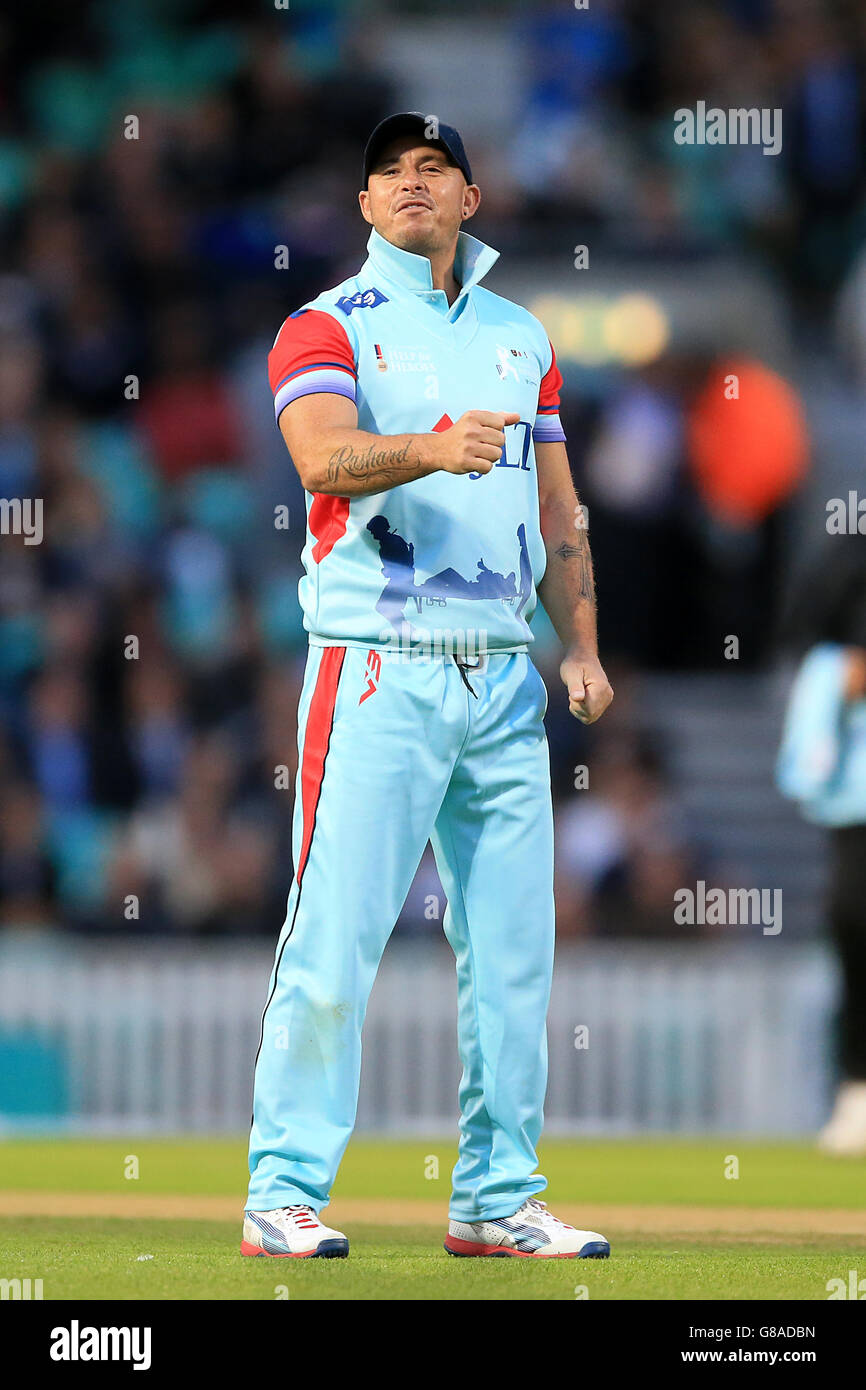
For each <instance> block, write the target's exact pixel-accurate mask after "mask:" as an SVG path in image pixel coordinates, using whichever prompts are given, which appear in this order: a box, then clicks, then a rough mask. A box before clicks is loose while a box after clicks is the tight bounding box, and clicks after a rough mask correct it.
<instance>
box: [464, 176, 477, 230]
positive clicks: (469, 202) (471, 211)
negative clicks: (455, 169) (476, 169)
mask: <svg viewBox="0 0 866 1390" xmlns="http://www.w3.org/2000/svg"><path fill="white" fill-rule="evenodd" d="M480 202H481V189H480V188H479V187H478V184H477V183H467V185H466V187H465V188H464V190H463V212H462V214H461V215H462V218H463V221H464V222H465V221H466V220H467V218H470V217H474V216H475V214H476V212H477V211H478V205H479V203H480Z"/></svg>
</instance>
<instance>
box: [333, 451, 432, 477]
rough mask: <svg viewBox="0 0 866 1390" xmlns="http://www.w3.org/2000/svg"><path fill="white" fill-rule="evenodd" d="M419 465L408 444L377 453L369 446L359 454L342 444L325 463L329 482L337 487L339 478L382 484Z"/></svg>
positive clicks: (409, 471)
mask: <svg viewBox="0 0 866 1390" xmlns="http://www.w3.org/2000/svg"><path fill="white" fill-rule="evenodd" d="M418 463H419V459H418V456H417V454H416V453H415V452H414V451H413V449H412V444H411V441H410V442H408V443H406V444H404V445H403V448H402V449H377V448H376V447H375V446H374V445H373V444H371V445H370V447H369V449H367V450H365V451H364V452H363V453H360V454H356V453H355V451H354V449H352V448H351V447H350V446H349V445H348V444H344V445H343V447H342V448H341V449H337V450H336V452H335V453H333V454H332V455H331V457H330V458H329V459H328V481H329V482H331V483H336V482H339V480H340V478H341V477H349V478H362V479H369V480H372V481H375V480H377V479H381V480H383V481H384V480H386V479H388V478H390V477H392V476H394V477H396V476H399V474H401V473H411V472H413V471H414V469H416V468H417V467H418Z"/></svg>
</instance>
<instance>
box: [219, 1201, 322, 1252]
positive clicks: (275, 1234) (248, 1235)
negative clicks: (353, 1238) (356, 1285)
mask: <svg viewBox="0 0 866 1390" xmlns="http://www.w3.org/2000/svg"><path fill="white" fill-rule="evenodd" d="M348 1253H349V1242H348V1240H347V1239H346V1237H345V1236H344V1235H343V1232H342V1231H333V1230H331V1228H330V1226H325V1225H323V1224H322V1222H321V1221H320V1220H319V1218H318V1216H317V1215H316V1213H315V1212H314V1211H313V1208H312V1207H301V1206H294V1207H280V1208H279V1209H278V1210H277V1211H245V1212H244V1236H243V1240H242V1241H241V1254H242V1255H275V1256H277V1257H278V1258H284V1259H285V1258H286V1257H288V1258H290V1259H296V1260H308V1259H313V1258H315V1257H317V1256H318V1258H319V1259H322V1260H344V1259H345V1258H346V1256H347V1255H348Z"/></svg>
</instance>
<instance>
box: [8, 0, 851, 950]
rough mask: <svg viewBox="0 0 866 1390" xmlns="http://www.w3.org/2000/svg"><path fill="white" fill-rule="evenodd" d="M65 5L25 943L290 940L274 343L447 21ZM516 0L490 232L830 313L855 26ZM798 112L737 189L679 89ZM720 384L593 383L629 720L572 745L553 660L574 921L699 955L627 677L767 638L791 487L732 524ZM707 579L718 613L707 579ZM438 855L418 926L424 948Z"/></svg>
mask: <svg viewBox="0 0 866 1390" xmlns="http://www.w3.org/2000/svg"><path fill="white" fill-rule="evenodd" d="M51 9H52V13H51V15H50V18H49V16H48V15H47V14H46V12H44V11H43V10H42V8H41V7H37V6H33V5H27V4H24V3H21V0H12V3H10V4H8V5H7V6H5V7H4V14H3V17H2V19H0V208H2V213H0V240H2V251H3V254H2V265H3V267H4V269H3V272H2V275H0V497H2V498H6V499H9V498H23V497H30V498H41V499H43V502H44V539H43V540H42V543H41V544H29V543H28V538H27V537H26V536H22V535H14V534H10V535H3V536H2V537H0V547H2V551H0V561H2V563H0V712H2V734H0V925H2V926H22V925H28V924H33V925H40V924H41V925H52V924H60V925H64V926H69V927H73V928H77V929H81V930H88V931H104V932H122V931H127V930H128V931H142V932H177V931H181V932H183V931H191V932H197V933H211V934H212V933H223V934H224V933H235V932H240V933H255V932H261V933H266V934H268V935H271V936H272V935H274V934H275V933H276V931H277V930H278V927H279V925H280V923H281V921H282V916H283V912H284V905H285V896H286V892H287V889H288V884H289V881H290V874H291V850H290V824H291V811H292V788H293V783H294V773H295V769H296V763H297V750H296V744H295V738H296V702H297V697H298V693H299V690H300V683H301V677H302V671H303V662H304V656H305V641H304V633H303V631H302V628H301V623H300V613H299V610H298V605H297V600H296V585H297V579H298V574H299V554H300V549H301V545H302V539H303V530H304V504H303V495H302V491H301V488H300V484H299V483H298V481H297V478H296V477H295V474H294V471H293V469H292V468H291V465H290V462H289V460H288V458H287V456H286V453H285V448H284V445H283V443H282V441H281V439H280V437H279V435H278V433H277V431H276V430H275V428H274V424H273V414H272V409H271V401H270V395H269V392H268V387H267V381H266V373H265V363H266V356H267V351H268V349H269V347H270V344H271V341H272V339H273V336H274V334H275V332H276V330H277V328H278V327H279V325H280V323H281V321H282V319H283V317H284V316H285V314H286V313H288V312H289V311H291V310H292V309H294V308H295V307H297V306H298V305H299V304H301V303H303V302H304V301H305V300H307V299H308V298H310V297H311V296H313V295H314V294H316V293H317V292H318V291H319V290H320V289H321V288H323V287H325V286H327V285H331V284H334V283H336V282H337V281H338V280H340V279H341V278H343V277H344V276H345V275H347V274H349V273H351V272H352V271H353V270H354V269H355V268H356V267H357V264H358V262H359V260H360V259H361V258H362V254H363V245H364V241H365V236H364V228H363V225H362V224H361V222H360V219H359V216H358V214H357V212H356V209H355V204H354V195H355V191H356V189H357V186H358V181H359V163H360V153H361V149H362V146H363V142H364V139H365V137H366V134H367V133H368V132H369V130H370V129H371V128H372V126H373V125H374V124H375V122H376V121H377V120H378V119H379V118H380V117H381V116H382V115H384V114H387V113H388V111H389V110H391V109H393V107H394V87H393V83H392V81H391V79H390V78H389V77H388V76H387V72H386V69H385V68H384V67H383V65H382V64H381V61H380V55H381V49H382V46H383V45H384V44H386V43H387V32H388V27H389V26H392V25H394V24H398V23H399V19H400V15H399V14H397V15H395V14H394V11H395V10H399V11H400V12H401V13H405V14H406V15H410V14H412V13H413V12H414V13H417V12H419V10H421V11H423V7H416V6H413V5H411V4H406V5H404V6H396V5H394V6H389V5H386V4H382V5H376V4H367V5H357V4H353V3H350V0H316V2H315V3H313V0H306V2H305V0H292V3H291V7H290V8H286V9H278V8H276V7H275V6H274V5H273V4H265V3H264V0H263V2H262V3H260V4H256V3H250V0H245V3H241V0H213V3H207V2H206V0H171V2H170V0H163V3H160V0H131V2H130V3H125V4H123V5H119V6H113V5H109V4H107V3H99V0H80V3H79V4H78V5H76V6H56V7H51ZM451 12H452V7H451V6H450V5H448V4H445V5H443V6H441V14H442V16H443V17H444V16H447V15H448V14H449V13H451ZM454 13H455V16H457V17H456V18H455V20H454V23H455V26H456V28H455V34H456V35H457V36H458V39H457V40H456V41H459V32H460V31H459V24H460V19H459V7H454ZM488 13H489V14H490V15H491V16H492V18H491V22H494V19H495V22H496V23H497V24H498V25H504V26H508V28H509V30H510V32H511V33H512V35H513V39H514V42H515V43H516V44H519V45H520V46H521V49H522V51H523V52H524V53H525V58H526V64H527V72H528V79H527V83H526V90H525V92H524V94H523V97H522V99H521V104H520V107H519V109H517V110H516V111H515V113H514V128H513V130H512V131H511V132H508V133H507V134H508V138H507V139H505V140H503V141H502V142H501V143H496V144H495V145H494V144H492V143H491V145H490V147H489V148H484V149H479V150H478V152H477V156H476V151H475V150H474V149H473V151H472V155H473V163H474V164H476V165H477V170H478V173H477V177H478V180H479V182H480V183H482V186H483V188H484V192H485V195H487V196H486V198H485V208H484V211H483V214H482V216H480V217H479V220H478V225H477V228H474V230H476V231H477V234H478V235H480V236H481V237H483V238H484V239H485V240H488V241H490V242H491V243H492V244H493V245H495V246H497V247H499V248H500V249H502V250H503V251H505V252H508V251H509V250H510V252H511V254H512V255H514V254H516V253H517V251H518V250H519V252H520V254H524V253H525V254H531V253H533V252H534V251H542V250H543V249H544V247H545V245H547V244H549V242H550V238H551V237H552V236H553V235H554V229H555V228H556V227H557V226H558V227H559V228H560V229H563V228H565V229H566V230H565V235H566V236H567V237H568V238H571V237H573V232H574V228H575V226H577V227H580V228H587V229H594V234H595V237H596V242H599V243H600V244H605V243H607V244H610V245H612V246H617V245H622V244H623V243H624V242H625V241H628V242H629V245H630V248H631V249H632V250H634V249H637V250H642V251H644V252H646V253H647V254H650V255H652V256H656V255H670V256H681V257H682V256H685V257H688V256H689V255H690V254H692V253H694V252H695V251H696V249H699V248H700V247H701V246H702V245H706V244H708V243H712V242H713V241H714V240H716V241H726V240H727V241H735V242H736V243H737V244H738V245H741V246H742V247H743V248H744V249H745V250H747V251H750V252H751V253H752V254H754V255H755V256H758V257H765V258H767V261H768V263H772V264H773V265H774V266H775V267H776V269H777V271H778V272H780V273H783V274H785V275H787V276H788V281H789V293H790V295H791V302H792V305H793V306H794V309H795V311H796V312H798V313H802V314H804V315H809V314H814V313H815V306H816V304H817V305H818V306H819V308H822V306H824V305H825V303H826V296H828V295H835V294H836V293H838V291H839V290H840V287H841V286H843V284H844V283H845V282H846V278H847V277H849V276H851V275H853V274H854V273H855V272H856V252H857V247H858V238H859V233H860V229H861V226H862V220H863V211H864V207H863V165H864V160H863V139H864V110H863V85H862V81H861V69H862V64H863V58H864V54H866V11H864V10H863V9H862V7H860V6H858V5H857V4H854V3H852V4H850V5H847V6H846V5H839V6H831V5H829V4H827V5H820V6H819V5H815V4H809V3H806V0H776V2H775V3H771V0H728V3H716V4H714V5H712V6H709V7H705V6H703V5H696V4H691V5H688V4H682V5H680V4H670V5H665V6H656V5H640V4H627V3H611V4H608V5H604V4H598V5H596V4H595V3H593V5H592V6H591V7H590V10H589V11H587V12H586V13H584V14H582V15H581V19H580V23H579V24H576V23H575V10H574V6H573V5H572V4H571V3H570V0H569V3H568V4H564V3H562V4H560V3H555V4H540V5H538V6H534V7H528V6H517V5H514V6H509V5H507V4H506V5H502V4H498V5H496V6H495V7H492V8H491V9H490V10H488V9H487V8H486V7H485V5H484V4H482V5H480V6H479V7H478V15H479V16H483V15H487V14H488ZM479 59H480V60H481V59H483V54H480V55H479ZM780 94H781V95H780ZM782 96H783V97H784V105H785V107H786V112H787V111H789V110H790V113H791V115H790V118H788V116H787V115H786V119H790V125H789V126H788V127H786V142H785V147H784V153H783V155H782V156H781V157H780V158H779V159H778V160H774V159H768V158H762V157H761V154H760V151H759V150H758V151H755V150H752V149H740V150H730V151H727V152H726V154H725V158H724V162H723V165H722V168H723V175H722V177H719V164H718V162H717V163H715V164H712V163H711V162H709V161H708V159H707V151H706V149H703V150H701V149H698V148H695V147H691V148H686V147H678V146H676V145H675V144H674V142H673V141H672V140H671V138H670V114H671V111H672V109H673V108H674V107H676V106H681V105H689V104H693V103H694V101H695V100H697V99H698V98H702V99H706V100H707V101H708V102H715V103H717V104H719V105H723V106H728V105H754V104H768V105H771V106H776V105H781V104H783V101H782ZM788 131H790V138H789V137H788V134H787V132H788ZM542 133H543V136H544V138H543V140H542V139H541V138H540V136H541V134H542ZM485 180H486V182H485ZM561 235H562V230H561V231H560V236H561ZM566 244H569V243H568V242H566ZM281 246H285V247H286V248H288V257H289V265H288V269H277V268H276V267H275V252H276V249H277V248H279V247H281ZM721 370H723V364H722V363H720V362H718V361H711V360H709V359H708V360H707V361H705V362H703V363H701V364H698V365H697V366H696V364H695V363H694V362H691V363H690V364H689V363H684V362H683V361H680V360H678V359H677V358H676V357H673V356H671V357H669V358H666V359H665V360H663V361H661V362H659V363H658V364H655V365H654V366H653V367H652V368H651V369H648V370H645V371H644V372H642V373H636V374H633V375H623V376H622V377H620V378H619V379H617V380H616V381H614V382H612V383H611V386H610V389H609V391H608V393H607V395H606V397H605V398H604V400H602V401H601V402H596V403H595V404H594V406H593V408H592V409H591V410H590V409H588V408H587V406H586V403H585V402H583V401H581V400H580V399H579V398H577V397H575V396H574V394H568V393H567V394H566V396H565V400H564V407H563V416H564V420H565V424H566V429H567V431H568V432H569V433H570V436H571V438H572V440H573V441H574V466H575V471H576V476H577V480H578V483H579V485H580V487H581V489H582V492H583V494H584V496H585V498H586V500H587V501H588V502H589V504H590V509H591V516H592V520H591V535H592V539H593V545H594V548H595V549H596V555H597V567H598V575H599V589H600V592H601V594H602V596H603V603H604V604H606V605H607V608H606V610H605V609H604V608H603V612H602V623H603V627H602V635H603V639H605V640H606V644H607V645H606V646H605V648H604V651H605V653H606V654H607V656H608V657H609V659H610V661H611V664H612V665H613V667H614V669H613V672H612V674H613V684H614V686H615V688H616V690H617V702H616V705H615V706H614V708H613V709H612V711H611V715H610V716H609V717H608V719H607V720H606V721H604V725H603V727H602V726H599V729H598V730H585V729H582V728H580V727H579V726H577V725H575V723H574V721H572V720H570V719H569V718H568V716H567V713H566V712H564V709H563V703H562V701H559V700H557V699H556V697H555V693H554V692H555V686H556V681H557V673H556V666H557V660H556V657H555V648H554V647H553V646H552V645H551V643H550V641H549V640H548V641H547V642H543V641H542V643H541V644H540V648H539V664H540V665H541V667H542V670H543V672H544V674H545V675H546V677H547V679H548V684H549V687H550V689H551V701H550V712H549V716H548V723H549V733H550V739H551V754H552V766H553V772H554V784H555V794H556V798H557V823H558V834H559V844H560V852H559V873H560V882H559V885H558V894H559V904H560V928H561V930H562V931H563V932H564V933H571V934H581V933H587V932H608V933H615V932H617V931H620V932H621V931H626V932H632V933H635V934H640V933H656V932H661V931H664V932H668V933H670V932H671V931H672V930H673V927H672V923H671V911H670V904H671V900H672V893H673V891H674V888H675V887H676V886H678V885H680V884H682V883H683V882H687V881H688V879H689V877H692V878H693V877H694V874H695V872H696V867H697V860H698V858H699V856H700V853H701V849H700V846H696V845H694V844H693V843H692V841H691V839H690V836H689V832H688V828H687V827H686V826H685V825H684V824H683V823H682V819H681V817H680V816H679V815H678V813H677V808H676V805H675V799H674V798H673V797H672V795H671V789H670V786H669V783H668V778H667V775H666V770H665V759H664V750H663V747H662V746H661V744H660V742H659V739H658V738H657V737H654V736H653V731H652V730H647V729H646V728H645V727H644V726H643V724H642V723H641V721H640V719H639V718H638V717H637V715H636V713H635V703H636V702H635V700H634V697H633V692H634V690H635V689H636V682H637V681H638V680H639V673H640V670H641V669H643V668H645V667H646V666H652V665H659V664H661V665H663V666H664V665H667V666H668V667H673V668H674V669H675V668H676V667H677V666H682V667H689V666H694V665H696V664H698V665H699V664H701V662H702V661H704V660H705V659H706V652H704V651H703V650H701V649H700V645H698V646H697V647H696V646H695V644H694V640H693V639H694V635H695V634H696V633H701V632H703V631H705V630H706V628H707V614H708V613H712V612H713V611H714V610H713V607H712V604H713V601H714V600H713V597H712V595H713V594H714V593H715V592H716V591H717V590H718V589H719V587H720V586H721V588H723V589H724V590H725V593H726V594H727V595H728V597H730V594H731V592H732V586H733V587H734V588H735V587H736V584H737V583H738V582H740V580H741V581H742V584H741V588H742V592H741V594H740V596H739V599H738V600H737V601H738V603H739V606H740V610H741V612H742V622H743V624H747V623H748V621H749V615H750V614H751V615H752V616H753V618H754V615H755V607H754V605H755V599H756V595H763V594H765V593H767V592H770V591H771V589H772V578H773V572H774V566H775V565H777V558H778V557H777V553H776V548H775V545H776V542H775V538H774V530H773V528H774V526H775V524H776V523H775V518H776V516H777V508H776V505H775V502H774V503H773V504H772V505H770V504H766V505H764V504H762V505H759V506H757V508H756V510H754V511H753V513H752V514H750V515H749V516H748V517H747V518H746V520H745V521H744V520H743V518H742V517H739V518H738V517H737V516H736V515H731V514H730V512H729V513H728V514H727V515H726V514H725V509H724V504H723V503H722V504H720V503H719V494H718V489H716V491H715V492H714V491H713V489H712V488H711V487H707V485H706V476H707V475H706V473H704V474H701V472H700V469H699V468H698V470H697V471H695V469H696V461H698V462H699V461H700V458H701V457H702V455H701V453H700V449H699V447H698V446H697V445H695V447H694V448H692V447H691V446H690V445H689V440H690V439H691V438H693V436H692V433H691V432H692V431H693V430H694V429H697V428H699V426H700V402H701V391H702V388H705V387H706V384H707V382H708V380H709V379H710V376H711V373H713V372H714V371H715V372H718V371H721ZM792 408H793V407H792ZM795 452H796V451H795ZM617 459H619V460H620V461H622V460H625V459H627V460H628V463H629V466H628V467H626V468H624V469H620V471H619V472H617V468H616V461H617ZM707 467H708V468H710V469H712V459H710V462H709V463H708V464H707ZM777 500H778V499H777ZM714 504H715V508H716V509H715V512H714V510H713V508H714ZM276 511H278V512H279V516H280V521H279V523H278V524H275V512H276ZM596 525H597V538H596V530H595V529H594V528H596ZM696 535H700V536H702V537H703V540H702V543H701V544H697V543H696V542H695V539H694V538H695V536H696ZM708 537H709V539H708ZM744 548H745V553H746V561H745V562H744V563H745V569H744V568H743V564H739V568H738V567H737V565H736V564H734V565H733V569H732V560H731V556H732V554H734V553H735V554H736V555H738V556H739V557H740V559H742V556H743V553H744ZM702 565H703V566H704V570H703V571H702V572H703V573H704V574H705V579H706V582H705V583H701V584H699V585H696V586H694V592H699V593H701V594H703V595H704V596H705V602H704V607H702V608H700V609H698V610H695V611H692V612H691V613H690V612H689V610H688V606H687V603H686V599H687V594H686V593H685V592H684V588H683V581H684V576H689V575H692V576H693V575H694V574H695V573H696V570H695V567H696V566H697V567H698V569H700V567H701V566H702ZM734 570H735V571H736V572H737V574H739V576H740V580H737V579H736V577H735V579H734V580H731V578H730V576H731V573H732V572H733V571H734ZM744 573H745V576H746V577H745V579H743V578H742V576H743V574H744ZM637 578H639V579H640V582H639V583H637V582H635V581H636V579H637ZM707 605H709V606H707ZM759 612H760V610H759ZM605 613H606V616H605ZM719 621H720V622H721V621H722V620H721V618H720V620H719ZM605 623H606V624H607V627H606V629H605V626H604V625H605ZM755 626H756V628H760V630H762V631H763V630H764V629H765V626H766V624H765V623H764V620H763V617H761V618H760V621H758V620H755ZM713 630H714V631H715V630H716V629H713ZM666 634H667V635H666ZM542 636H544V633H543V629H542ZM548 636H549V634H548ZM756 640H757V639H756ZM665 644H667V647H666V646H665ZM589 760H591V761H592V765H593V769H594V776H593V785H592V790H591V793H585V794H584V795H582V796H578V795H577V794H576V793H575V782H574V778H575V775H576V773H575V770H576V769H577V768H578V767H579V766H580V765H583V764H585V763H587V762H588V761H589ZM431 872H432V871H431V870H430V867H429V864H427V863H426V862H425V866H424V867H423V869H422V872H421V874H420V876H419V880H418V884H417V885H416V890H414V891H413V896H412V898H410V902H409V903H408V904H407V908H406V911H405V912H404V916H403V919H402V920H401V929H402V930H405V931H424V930H428V929H430V928H431V917H430V914H429V913H427V914H425V911H424V907H423V904H424V902H425V900H426V896H427V894H426V892H425V889H426V887H427V886H429V883H430V882H431V881H432V879H431ZM431 891H435V890H431ZM692 931H693V929H692Z"/></svg>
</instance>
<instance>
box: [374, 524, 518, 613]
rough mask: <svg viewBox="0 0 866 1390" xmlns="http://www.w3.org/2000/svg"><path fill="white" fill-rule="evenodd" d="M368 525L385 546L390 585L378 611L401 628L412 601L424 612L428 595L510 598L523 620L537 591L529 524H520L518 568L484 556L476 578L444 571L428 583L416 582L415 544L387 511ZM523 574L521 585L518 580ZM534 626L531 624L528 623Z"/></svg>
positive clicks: (435, 599) (431, 598)
mask: <svg viewBox="0 0 866 1390" xmlns="http://www.w3.org/2000/svg"><path fill="white" fill-rule="evenodd" d="M367 530H368V531H369V532H370V534H371V535H372V536H373V537H374V538H375V539H376V541H377V542H378V545H379V558H380V559H381V561H382V573H383V574H384V576H385V587H384V589H383V590H382V592H381V594H380V595H379V599H378V601H377V603H376V611H377V612H379V613H381V614H382V617H383V618H386V619H387V620H388V622H389V623H390V624H391V625H392V627H394V628H396V629H397V631H398V632H402V631H403V624H404V618H403V613H404V610H405V607H406V603H407V601H408V600H409V599H410V598H414V600H415V606H416V609H417V611H418V612H419V613H420V612H421V608H422V605H423V604H424V602H425V600H426V602H427V603H431V604H442V605H444V604H445V603H447V601H448V599H449V598H468V599H504V600H505V602H506V603H509V604H511V603H514V602H515V600H517V603H516V607H515V609H514V612H515V616H516V617H517V618H519V619H520V621H521V622H523V610H524V608H525V607H526V603H527V600H528V598H529V595H530V593H531V592H532V566H531V564H530V562H529V549H528V547H527V544H526V527H525V526H524V525H523V523H522V522H521V523H520V525H519V526H518V528H517V541H518V545H519V547H520V558H519V564H518V573H517V575H515V571H514V570H511V571H510V573H508V574H500V573H499V572H498V571H497V570H492V569H489V568H488V566H487V565H485V563H484V558H483V556H482V558H481V559H479V560H478V562H477V566H478V573H477V575H476V576H475V578H474V579H467V578H466V577H465V576H464V575H462V574H460V573H459V571H458V570H455V569H452V568H451V567H450V566H449V567H448V568H447V569H444V570H440V571H439V573H438V574H432V575H431V576H430V578H429V579H425V580H424V582H423V583H421V584H416V582H415V547H414V545H413V544H412V543H411V542H409V541H406V540H404V539H403V537H402V536H401V535H400V534H399V532H397V531H392V530H391V526H390V523H389V521H388V518H387V517H386V516H374V517H373V518H372V520H370V521H368V522H367ZM518 576H519V580H520V587H519V588H518V587H517V584H516V582H515V581H516V579H517V577H518ZM524 626H527V627H528V624H525V623H524Z"/></svg>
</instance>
